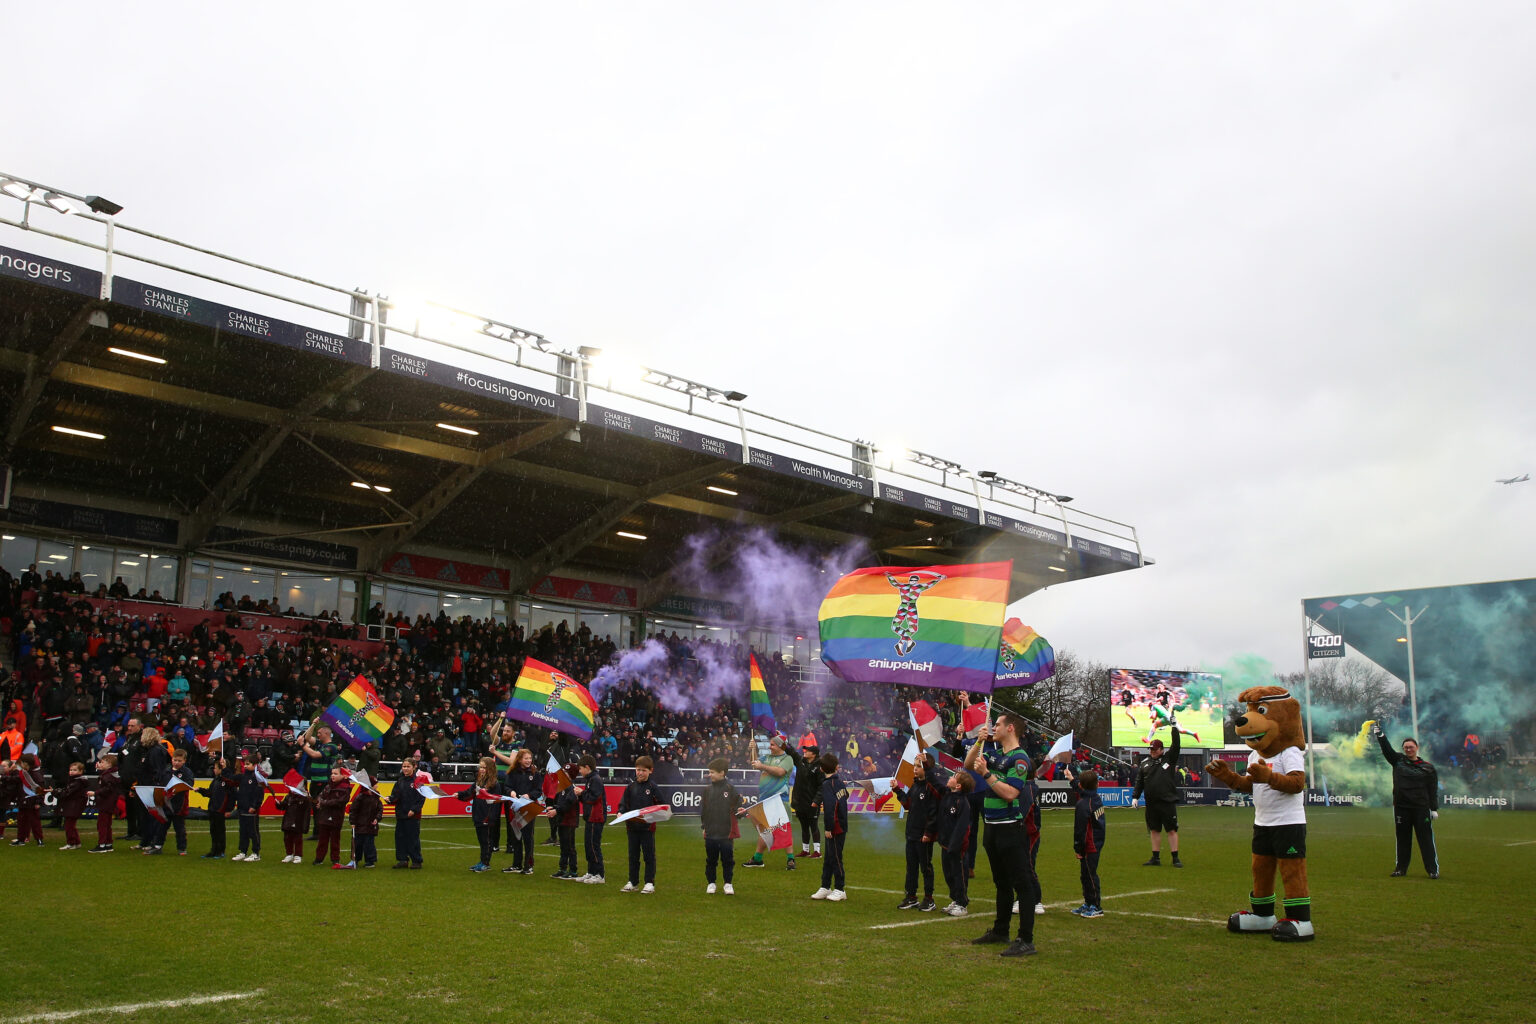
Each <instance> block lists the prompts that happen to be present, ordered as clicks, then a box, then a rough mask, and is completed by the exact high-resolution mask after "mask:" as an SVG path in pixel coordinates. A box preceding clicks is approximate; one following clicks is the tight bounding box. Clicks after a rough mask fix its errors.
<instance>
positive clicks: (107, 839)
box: [90, 754, 123, 853]
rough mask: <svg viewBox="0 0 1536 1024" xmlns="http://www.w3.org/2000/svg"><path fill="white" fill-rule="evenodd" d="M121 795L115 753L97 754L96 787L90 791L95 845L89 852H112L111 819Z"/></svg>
mask: <svg viewBox="0 0 1536 1024" xmlns="http://www.w3.org/2000/svg"><path fill="white" fill-rule="evenodd" d="M122 795H123V784H122V782H121V780H120V779H119V778H118V775H117V755H116V754H101V755H99V756H98V757H97V758H96V789H95V790H94V791H92V793H91V799H92V800H93V801H94V802H95V804H96V845H95V846H93V847H92V848H91V850H90V852H91V853H111V852H112V819H113V817H115V816H116V814H117V801H118V798H119V797H121V796H122Z"/></svg>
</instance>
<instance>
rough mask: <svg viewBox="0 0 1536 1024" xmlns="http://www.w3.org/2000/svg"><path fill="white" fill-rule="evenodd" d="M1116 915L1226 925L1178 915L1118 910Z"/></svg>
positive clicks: (1204, 918)
mask: <svg viewBox="0 0 1536 1024" xmlns="http://www.w3.org/2000/svg"><path fill="white" fill-rule="evenodd" d="M1115 913H1116V914H1119V915H1123V916H1125V917H1155V918H1158V919H1160V920H1163V921H1193V922H1194V923H1195V924H1226V923H1227V922H1225V921H1212V920H1211V919H1210V918H1207V917H1180V916H1179V915H1177V914H1149V913H1147V912H1146V911H1143V910H1117V911H1115Z"/></svg>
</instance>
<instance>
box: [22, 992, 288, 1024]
mask: <svg viewBox="0 0 1536 1024" xmlns="http://www.w3.org/2000/svg"><path fill="white" fill-rule="evenodd" d="M263 991H265V990H264V989H259V988H258V989H256V990H255V991H253V992H220V993H218V994H216V995H209V996H187V997H186V998H185V999H162V1000H160V1001H158V1002H154V1003H120V1004H118V1005H117V1006H93V1007H90V1008H89V1009H85V1010H54V1011H51V1012H49V1013H29V1014H27V1015H26V1016H25V1017H5V1018H0V1024H36V1022H39V1021H51V1020H73V1019H74V1018H76V1017H85V1016H96V1015H97V1014H103V1013H138V1012H139V1011H140V1010H172V1009H175V1008H176V1007H179V1006H202V1005H204V1004H206V1003H227V1002H230V1001H232V1000H235V999H251V998H253V997H255V996H259V995H261V994H262V992H263Z"/></svg>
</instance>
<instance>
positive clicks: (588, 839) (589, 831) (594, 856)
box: [576, 754, 608, 885]
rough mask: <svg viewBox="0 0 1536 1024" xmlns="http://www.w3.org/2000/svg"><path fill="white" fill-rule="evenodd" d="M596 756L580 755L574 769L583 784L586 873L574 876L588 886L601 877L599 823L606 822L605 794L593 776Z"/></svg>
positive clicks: (603, 879)
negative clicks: (578, 763) (578, 876)
mask: <svg viewBox="0 0 1536 1024" xmlns="http://www.w3.org/2000/svg"><path fill="white" fill-rule="evenodd" d="M596 771H597V759H596V758H595V757H593V756H592V755H591V754H583V755H582V757H581V764H580V765H578V766H577V768H576V772H577V774H579V775H580V776H581V781H582V783H584V785H583V788H582V791H581V798H580V799H581V817H582V821H584V822H585V823H586V827H585V829H583V831H582V838H583V840H584V841H585V843H586V853H587V873H586V874H585V875H582V876H581V877H580V878H578V879H576V881H578V882H586V883H587V884H588V885H602V884H603V883H604V882H605V881H607V879H605V878H604V877H603V826H604V825H605V824H607V823H608V795H607V794H606V793H605V792H604V791H603V784H602V782H601V781H600V780H599V779H598V778H597V776H596V774H595V773H596Z"/></svg>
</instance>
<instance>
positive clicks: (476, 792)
mask: <svg viewBox="0 0 1536 1024" xmlns="http://www.w3.org/2000/svg"><path fill="white" fill-rule="evenodd" d="M470 795H471V796H472V797H473V799H471V800H470V802H469V817H470V820H471V821H472V822H474V825H475V838H476V839H477V840H479V842H480V859H479V860H477V861H475V863H474V864H472V865H470V868H469V870H471V871H489V870H491V854H493V853H495V852H496V840H495V838H494V837H493V835H492V831H491V830H492V829H499V828H500V824H501V804H502V801H501V800H500V799H499V798H500V797H501V796H502V795H503V783H502V782H501V780H499V779H497V777H496V759H495V758H494V757H482V758H481V759H480V767H479V768H478V769H477V770H476V771H475V785H474V788H473V789H472V790H471V791H470ZM509 824H510V823H509Z"/></svg>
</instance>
